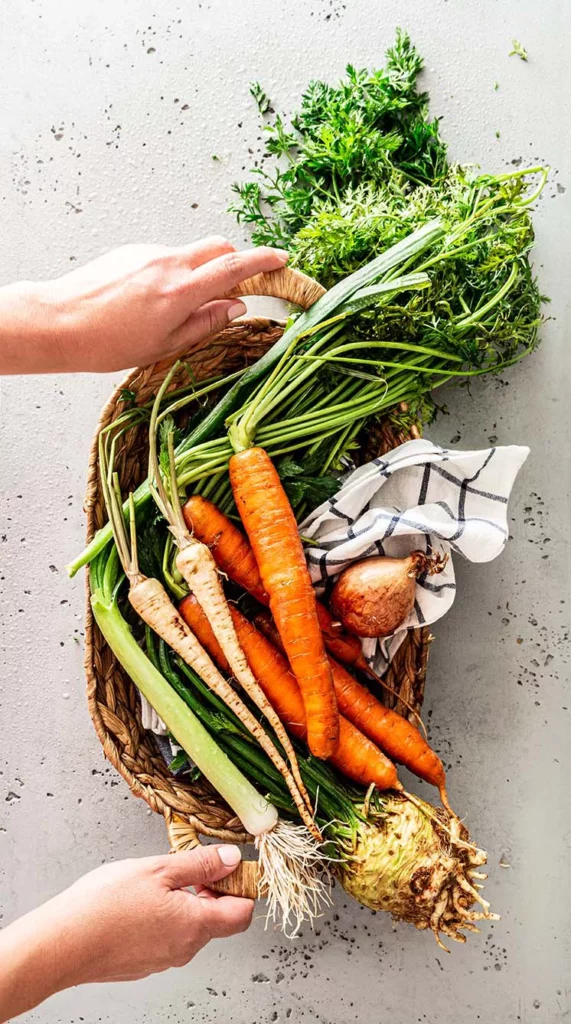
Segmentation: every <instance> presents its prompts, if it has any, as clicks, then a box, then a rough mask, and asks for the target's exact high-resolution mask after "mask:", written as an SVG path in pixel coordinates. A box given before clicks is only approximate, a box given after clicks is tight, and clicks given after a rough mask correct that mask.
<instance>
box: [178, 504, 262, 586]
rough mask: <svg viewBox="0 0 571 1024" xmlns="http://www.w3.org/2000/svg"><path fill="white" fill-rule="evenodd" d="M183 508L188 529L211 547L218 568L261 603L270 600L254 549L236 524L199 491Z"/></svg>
mask: <svg viewBox="0 0 571 1024" xmlns="http://www.w3.org/2000/svg"><path fill="white" fill-rule="evenodd" d="M182 512H183V515H184V521H185V523H186V525H187V526H188V529H189V531H190V532H191V533H192V535H193V536H194V537H196V538H197V540H200V541H202V543H203V544H206V545H207V546H208V547H209V548H210V550H211V551H212V554H213V555H214V559H215V561H216V565H217V566H218V568H219V569H221V570H222V572H225V573H226V575H227V576H229V577H230V579H231V580H234V582H235V583H238V584H239V585H240V586H241V587H243V589H244V590H247V591H248V593H249V594H251V595H252V597H255V598H256V599H257V600H258V601H259V602H260V604H266V605H267V604H269V597H268V595H267V594H266V592H265V590H264V588H263V585H262V581H261V579H260V573H259V571H258V566H257V565H256V559H255V558H254V552H253V551H252V548H251V547H250V545H249V543H248V541H247V539H246V537H244V534H243V533H241V532H240V530H239V529H238V527H237V526H234V523H233V522H232V521H231V520H230V519H228V517H227V516H225V515H224V513H223V512H221V511H220V509H218V508H217V507H216V505H213V504H212V502H211V501H207V500H206V498H202V497H201V496H200V494H193V495H191V497H190V498H188V500H187V501H186V502H185V504H184V505H183V507H182Z"/></svg>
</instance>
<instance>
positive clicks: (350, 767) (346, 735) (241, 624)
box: [179, 595, 402, 790]
mask: <svg viewBox="0 0 571 1024" xmlns="http://www.w3.org/2000/svg"><path fill="white" fill-rule="evenodd" d="M179 611H180V614H181V615H182V616H183V618H184V620H185V622H187V624H188V625H189V626H190V628H191V629H192V631H193V632H194V633H195V634H196V636H197V638H198V639H199V640H200V643H201V644H202V645H203V646H204V647H205V648H206V650H207V651H208V653H209V654H210V656H211V657H212V658H213V660H214V661H215V662H216V663H217V664H218V666H219V667H220V668H221V669H222V671H224V668H225V665H226V664H227V663H226V659H225V656H224V652H223V651H222V649H221V647H220V645H219V643H218V641H217V640H216V637H215V636H214V633H213V632H212V629H211V626H210V623H209V622H208V619H207V618H206V616H205V614H204V612H203V611H202V609H201V607H200V605H199V604H198V602H197V601H196V600H195V598H194V597H193V596H192V595H190V596H189V597H185V598H184V600H183V601H182V602H181V604H180V605H179ZM231 611H232V618H233V620H234V625H235V627H236V632H237V634H238V639H239V641H240V644H241V646H242V649H243V651H244V653H245V655H246V657H247V658H248V662H249V664H250V668H251V669H252V672H253V673H254V675H255V677H256V679H257V680H258V682H259V684H260V686H261V687H262V689H263V691H264V693H265V694H266V696H267V698H268V700H270V701H271V703H272V705H273V707H274V708H275V709H276V711H277V713H278V715H279V716H280V718H281V720H282V722H283V723H284V725H285V726H286V728H287V729H288V731H289V732H290V733H291V734H292V736H296V737H297V738H298V739H301V740H304V741H307V723H306V717H305V708H304V706H303V700H302V697H301V692H300V689H299V686H298V684H297V680H296V678H295V676H294V675H293V673H292V672H291V670H290V668H289V665H288V663H287V661H286V659H285V658H284V656H283V655H282V654H281V653H280V651H278V650H277V649H276V648H275V647H274V645H273V644H272V643H271V642H270V640H268V639H267V638H266V637H265V636H264V635H263V633H260V632H259V631H258V630H257V629H256V627H255V626H254V625H252V623H251V622H248V620H247V619H246V618H245V616H244V615H242V613H241V612H240V611H239V610H238V609H237V608H235V607H233V608H232V609H231ZM339 726H340V728H339V743H338V746H337V749H336V751H335V753H334V754H332V755H331V757H330V758H329V761H330V762H331V764H333V765H334V766H335V767H336V768H337V769H338V771H340V772H342V774H343V775H346V776H347V778H348V779H351V780H352V781H353V782H358V783H360V784H361V785H362V786H370V785H375V786H377V788H378V789H380V790H385V789H401V788H402V787H401V784H400V782H399V781H398V776H397V773H396V770H395V766H394V764H392V762H391V761H389V759H388V758H387V757H385V755H384V754H383V753H381V751H380V750H379V748H378V747H377V746H375V744H374V743H373V742H371V740H369V739H367V737H366V736H365V735H364V734H363V733H362V732H360V731H359V729H357V728H356V726H355V725H353V724H352V723H351V722H350V721H348V720H347V719H346V718H343V716H342V715H340V717H339Z"/></svg>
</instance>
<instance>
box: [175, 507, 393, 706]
mask: <svg viewBox="0 0 571 1024" xmlns="http://www.w3.org/2000/svg"><path fill="white" fill-rule="evenodd" d="M182 511H183V514H184V519H185V522H186V525H187V526H188V529H189V530H190V532H191V533H192V534H193V536H194V537H196V539H197V540H200V541H202V543H203V544H206V545H207V546H208V547H209V548H210V550H211V552H212V554H213V556H214V559H215V561H216V564H217V566H218V568H219V569H221V570H222V572H224V573H226V575H227V576H228V577H229V578H230V579H231V580H233V581H234V583H237V584H238V585H239V586H240V587H242V588H243V589H244V590H247V591H248V593H249V594H251V595H252V597H255V598H256V600H258V601H259V602H260V604H263V605H268V604H269V603H270V599H269V597H268V595H267V594H266V592H265V590H264V587H263V584H262V581H261V579H260V573H259V571H258V566H257V565H256V559H255V558H254V553H253V551H252V548H251V547H250V544H249V542H248V539H247V538H246V537H244V534H243V533H241V532H240V530H239V529H238V528H237V527H236V526H235V525H234V523H233V522H232V521H231V520H230V519H228V517H227V516H225V515H224V513H223V512H221V511H220V509H219V508H217V506H216V505H213V504H212V502H211V501H208V500H207V499H206V498H203V497H201V496H200V495H199V494H193V495H192V496H191V497H190V498H188V500H187V502H186V504H185V505H184V506H183V510H182ZM316 608H317V617H318V619H319V624H320V626H321V632H322V633H323V639H324V641H325V646H326V647H327V650H328V651H329V652H330V654H332V655H333V657H334V658H337V660H338V661H342V662H343V663H344V664H345V665H353V667H354V668H356V669H359V671H360V672H365V673H367V675H369V676H372V677H373V679H375V680H376V681H377V682H378V683H379V684H380V685H381V686H383V687H384V688H385V689H386V690H388V691H389V692H391V693H394V692H395V691H394V690H393V688H392V687H391V686H388V684H387V683H385V682H383V680H382V679H379V677H378V676H377V675H375V673H374V672H373V670H372V669H371V667H370V665H369V664H368V662H367V660H366V658H365V657H364V655H363V652H362V650H361V642H360V640H359V638H358V637H356V636H352V635H351V633H347V631H346V630H344V629H343V628H342V627H341V623H335V621H334V619H333V616H332V614H331V612H330V611H329V609H328V608H326V607H325V605H324V604H321V602H320V601H317V604H316Z"/></svg>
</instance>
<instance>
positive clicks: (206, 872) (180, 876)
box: [163, 844, 242, 889]
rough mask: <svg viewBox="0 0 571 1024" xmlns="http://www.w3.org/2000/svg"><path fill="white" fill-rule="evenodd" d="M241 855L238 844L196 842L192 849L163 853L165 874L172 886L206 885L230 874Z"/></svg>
mask: <svg viewBox="0 0 571 1024" xmlns="http://www.w3.org/2000/svg"><path fill="white" fill-rule="evenodd" d="M241 859H242V852H241V850H240V847H239V846H232V845H229V844H223V845H221V846H218V845H212V846H197V847H195V849H194V850H185V851H183V852H181V853H174V854H169V855H168V856H167V857H165V858H164V865H163V866H164V874H165V876H166V878H167V882H168V884H169V887H170V888H171V889H183V888H186V886H187V885H204V886H208V882H218V881H219V880H220V879H221V878H226V876H227V875H231V874H232V872H233V871H234V870H235V869H236V867H237V866H238V864H239V863H240V860H241Z"/></svg>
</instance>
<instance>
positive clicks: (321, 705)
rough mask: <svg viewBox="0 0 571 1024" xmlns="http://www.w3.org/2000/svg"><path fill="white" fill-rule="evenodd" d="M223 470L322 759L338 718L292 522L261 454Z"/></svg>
mask: <svg viewBox="0 0 571 1024" xmlns="http://www.w3.org/2000/svg"><path fill="white" fill-rule="evenodd" d="M229 470H230V483H231V485H232V491H233V493H234V498H235V501H236V506H237V508H238V512H239V514H240V518H241V519H242V523H243V525H244V529H245V531H246V534H247V535H248V539H249V541H250V544H251V546H252V550H253V552H254V556H255V559H256V563H257V565H258V569H259V571H260V577H261V580H262V584H263V586H264V589H265V591H266V593H267V594H268V596H269V599H270V608H271V611H272V615H273V617H274V620H275V623H276V626H277V628H278V631H279V634H280V636H281V638H282V641H283V645H284V649H285V653H286V656H287V659H288V661H289V663H290V666H291V669H292V671H293V673H294V675H295V677H296V679H297V681H298V683H299V687H300V689H301V694H302V697H303V704H304V707H305V713H306V719H307V735H308V744H309V749H310V750H311V752H312V754H314V755H315V757H321V758H324V759H326V758H328V757H331V755H332V754H333V753H334V752H335V749H336V747H337V743H338V741H339V713H338V711H337V702H336V699H335V690H334V688H333V680H332V678H331V669H330V667H329V663H328V661H327V655H326V652H325V647H324V643H323V637H322V634H321V629H320V627H319V622H318V619H317V612H316V607H315V593H314V590H313V586H312V584H311V579H310V576H309V572H308V570H307V565H306V562H305V554H304V551H303V547H302V543H301V540H300V537H299V533H298V529H297V523H296V520H295V516H294V514H293V511H292V508H291V505H290V503H289V500H288V498H287V495H286V493H285V491H284V489H283V486H282V483H281V480H280V478H279V476H278V473H277V471H276V469H275V467H274V465H273V463H272V461H271V459H270V458H269V456H268V455H267V453H266V452H265V451H264V450H263V449H262V448H247V449H245V450H244V451H240V452H238V453H237V454H235V455H233V456H232V458H231V459H230V465H229ZM228 660H229V661H230V659H228Z"/></svg>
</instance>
